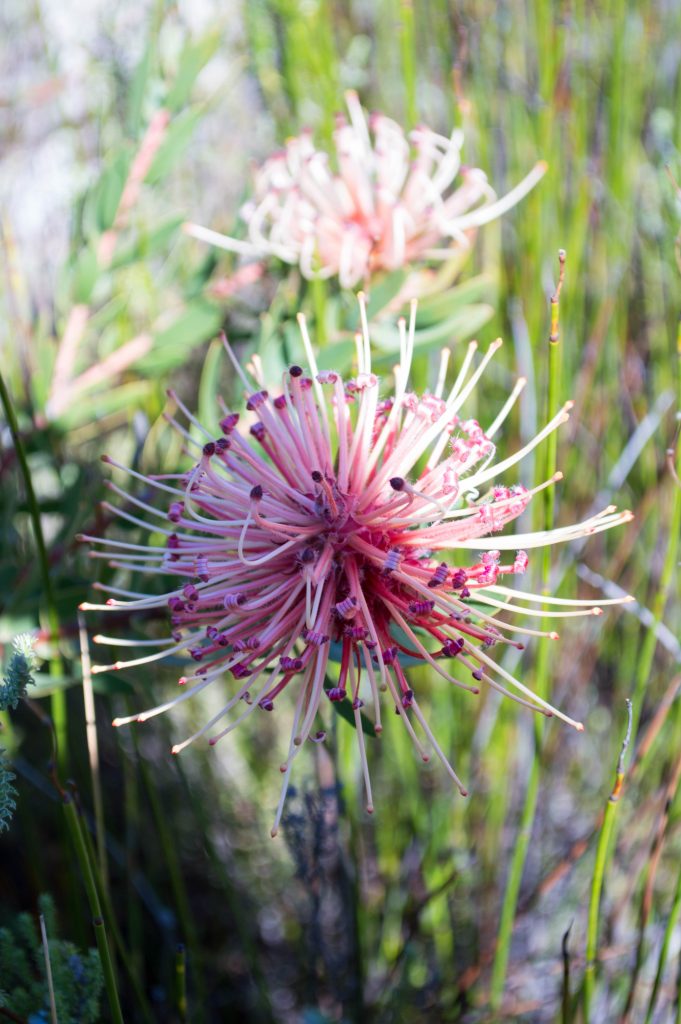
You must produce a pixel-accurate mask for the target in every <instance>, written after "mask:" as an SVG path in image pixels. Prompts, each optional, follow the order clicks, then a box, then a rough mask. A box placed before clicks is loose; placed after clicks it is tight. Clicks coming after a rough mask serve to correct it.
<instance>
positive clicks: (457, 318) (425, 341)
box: [371, 303, 494, 355]
mask: <svg viewBox="0 0 681 1024" xmlns="http://www.w3.org/2000/svg"><path fill="white" fill-rule="evenodd" d="M493 315H494V307H493V306H488V305H486V304H485V303H479V304H477V305H472V306H466V307H464V308H463V309H461V310H459V312H458V313H455V314H454V315H453V316H450V317H448V319H447V320H444V321H443V322H442V323H439V324H435V325H434V326H433V327H426V328H424V329H423V330H420V331H416V334H415V337H414V349H415V350H417V351H425V350H427V349H429V348H434V347H436V346H438V347H439V346H441V345H454V344H456V343H457V342H459V341H465V340H466V339H468V338H470V337H472V335H474V334H476V333H477V332H478V331H479V330H480V328H481V327H484V325H485V324H486V323H487V322H488V321H489V320H491V318H492V316H493ZM371 337H372V341H373V342H374V344H375V345H376V347H377V348H378V349H381V350H382V351H383V352H384V353H386V354H388V353H389V354H390V355H392V354H393V353H395V352H399V348H400V337H399V334H398V331H397V327H396V326H395V325H393V324H375V325H373V326H372V331H371Z"/></svg>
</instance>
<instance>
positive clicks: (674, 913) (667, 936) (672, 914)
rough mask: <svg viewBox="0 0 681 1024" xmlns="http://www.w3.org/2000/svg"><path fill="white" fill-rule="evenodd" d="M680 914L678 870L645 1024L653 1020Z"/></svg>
mask: <svg viewBox="0 0 681 1024" xmlns="http://www.w3.org/2000/svg"><path fill="white" fill-rule="evenodd" d="M680 914H681V869H680V870H679V874H678V877H677V879H676V890H675V892H674V899H673V901H672V908H671V910H670V911H669V917H668V918H667V925H666V927H665V930H664V938H663V939H662V947H661V948H660V955H659V957H658V960H657V970H656V971H655V981H654V982H653V988H652V991H651V993H650V1001H649V1002H648V1010H647V1012H646V1019H645V1024H651V1021H652V1019H653V1012H654V1010H655V1003H656V1002H657V997H658V994H659V991H660V985H661V984H662V977H663V975H664V969H665V967H666V966H667V957H668V956H669V944H670V942H671V939H672V935H673V934H674V931H675V930H676V926H677V924H678V920H679V915H680Z"/></svg>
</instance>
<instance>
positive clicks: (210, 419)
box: [199, 338, 225, 437]
mask: <svg viewBox="0 0 681 1024" xmlns="http://www.w3.org/2000/svg"><path fill="white" fill-rule="evenodd" d="M224 355H225V350H224V347H223V344H222V341H221V340H220V339H219V338H215V339H214V340H213V341H212V342H211V343H210V345H209V346H208V351H207V353H206V358H205V359H204V361H203V370H202V372H201V381H200V384H199V420H200V422H201V423H203V425H204V426H205V427H206V429H207V430H210V431H211V432H212V433H213V434H215V435H216V437H217V436H219V435H220V426H219V406H218V395H219V393H220V369H221V367H222V365H223V356H224Z"/></svg>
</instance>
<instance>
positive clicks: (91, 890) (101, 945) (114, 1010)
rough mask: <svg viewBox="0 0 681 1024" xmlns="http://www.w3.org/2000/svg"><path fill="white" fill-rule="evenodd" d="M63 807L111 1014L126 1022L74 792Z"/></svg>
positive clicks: (65, 797) (118, 1023)
mask: <svg viewBox="0 0 681 1024" xmlns="http://www.w3.org/2000/svg"><path fill="white" fill-rule="evenodd" d="M62 806H63V808H64V817H65V819H66V824H67V826H68V830H69V833H70V835H71V840H72V842H73V846H74V849H75V851H76V857H77V859H78V865H79V867H80V871H81V874H82V876H83V882H84V883H85V891H86V893H87V900H88V904H89V906H90V913H91V914H92V924H93V927H94V930H95V938H96V940H97V950H98V952H99V960H100V963H101V965H102V974H103V975H104V987H105V989H106V994H107V998H108V1001H109V1008H110V1010H111V1016H112V1018H113V1021H114V1024H123V1014H122V1013H121V1004H120V1000H119V998H118V989H117V987H116V975H115V971H114V965H113V960H112V958H111V951H110V950H109V942H108V939H107V935H106V928H105V926H104V917H103V915H102V905H101V903H100V900H99V893H98V891H97V885H96V883H95V878H94V871H93V866H94V865H93V861H92V860H91V858H90V856H89V854H88V849H87V845H86V843H85V839H84V838H83V831H82V828H81V823H80V820H79V817H78V811H77V810H76V805H75V803H74V800H73V797H72V796H71V794H70V793H64V794H63V796H62Z"/></svg>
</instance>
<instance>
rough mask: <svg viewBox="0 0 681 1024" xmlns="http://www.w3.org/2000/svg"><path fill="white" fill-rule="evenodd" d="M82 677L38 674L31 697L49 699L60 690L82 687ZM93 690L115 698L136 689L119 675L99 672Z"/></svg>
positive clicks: (93, 678) (93, 679)
mask: <svg viewBox="0 0 681 1024" xmlns="http://www.w3.org/2000/svg"><path fill="white" fill-rule="evenodd" d="M82 685H83V679H82V677H81V676H73V675H69V676H60V677H58V678H57V677H56V676H51V675H48V674H47V673H42V672H40V673H38V674H37V675H36V677H35V686H33V687H31V692H30V696H31V697H49V696H51V695H52V694H53V693H57V692H58V691H59V690H69V689H71V687H72V686H82ZM92 689H93V690H94V691H95V693H101V694H104V695H110V696H114V695H117V694H131V693H134V692H135V691H134V687H133V686H131V685H130V683H128V682H126V681H125V679H121V677H120V676H119V675H118V674H117V673H113V672H111V673H109V672H98V673H97V674H96V675H94V676H93V677H92Z"/></svg>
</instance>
